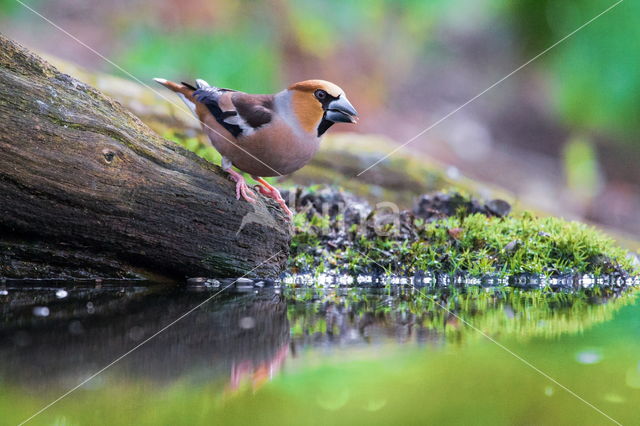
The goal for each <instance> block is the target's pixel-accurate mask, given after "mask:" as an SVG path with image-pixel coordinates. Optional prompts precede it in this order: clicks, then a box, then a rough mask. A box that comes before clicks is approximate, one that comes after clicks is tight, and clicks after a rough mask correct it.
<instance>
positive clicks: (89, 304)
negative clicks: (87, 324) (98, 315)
mask: <svg viewBox="0 0 640 426" xmlns="http://www.w3.org/2000/svg"><path fill="white" fill-rule="evenodd" d="M95 311H96V308H95V306H93V302H87V313H88V314H93V313H95Z"/></svg>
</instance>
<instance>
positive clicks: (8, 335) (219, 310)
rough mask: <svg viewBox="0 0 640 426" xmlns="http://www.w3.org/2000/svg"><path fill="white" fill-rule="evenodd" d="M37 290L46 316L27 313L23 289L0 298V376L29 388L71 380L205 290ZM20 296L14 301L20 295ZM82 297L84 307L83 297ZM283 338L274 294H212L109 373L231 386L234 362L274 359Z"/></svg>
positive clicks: (282, 314) (285, 331) (285, 329)
mask: <svg viewBox="0 0 640 426" xmlns="http://www.w3.org/2000/svg"><path fill="white" fill-rule="evenodd" d="M44 293H45V292H43V294H41V295H39V297H40V302H41V303H44V304H46V306H48V308H47V309H49V310H50V315H49V316H48V317H46V318H39V317H37V316H34V314H33V309H34V307H33V305H32V304H30V303H29V300H27V299H29V298H31V299H33V297H34V294H33V292H25V293H21V292H18V291H16V292H14V291H10V292H9V296H8V297H9V299H8V300H7V301H8V302H10V305H11V308H10V307H9V303H7V304H6V307H3V305H1V304H0V319H2V320H4V321H3V322H4V323H5V324H6V322H7V321H6V320H7V319H8V318H11V325H5V326H4V327H0V359H2V363H1V364H0V376H1V377H3V379H4V380H5V381H6V382H11V383H21V384H23V385H27V386H29V388H30V389H34V388H37V389H49V390H50V389H51V387H52V386H57V385H58V384H59V383H60V381H61V379H66V380H70V383H74V382H79V381H81V380H82V379H84V378H86V377H87V376H88V375H89V374H90V373H93V372H95V371H97V370H98V369H99V368H101V367H103V366H105V365H107V364H108V363H110V362H111V361H113V360H114V359H115V358H117V357H119V356H120V355H122V354H123V353H125V352H126V351H128V350H129V349H131V348H132V347H134V346H135V345H137V344H139V343H141V342H142V341H144V339H146V338H148V337H150V336H151V335H153V334H154V333H156V332H157V331H158V330H160V329H161V328H163V327H164V326H166V325H167V324H169V323H170V322H172V321H173V320H175V319H176V318H178V317H180V316H181V315H183V314H184V313H185V312H187V311H188V310H190V309H192V308H193V307H194V306H196V305H198V304H199V303H201V302H202V301H203V300H204V299H206V298H207V297H209V294H208V293H201V292H174V291H171V290H163V291H162V292H161V293H154V292H153V291H149V290H144V291H142V292H140V293H139V294H137V295H136V294H133V295H130V296H123V295H122V294H119V293H118V291H117V289H114V290H113V291H107V290H103V291H98V292H96V291H94V290H89V291H88V292H87V293H84V292H70V294H69V296H68V297H66V298H65V299H62V300H56V299H55V296H54V295H53V292H48V293H47V294H48V295H49V298H47V297H46V296H45V295H44ZM22 297H24V300H21V298H22ZM88 300H91V303H92V304H91V310H90V311H89V312H90V313H89V312H88V309H87V303H88ZM288 343H289V322H288V320H287V312H286V305H285V302H284V300H283V299H282V296H280V295H278V294H275V293H274V292H272V291H268V290H263V291H261V292H260V294H254V293H250V294H246V295H234V296H228V295H227V294H226V293H225V294H221V295H220V296H217V297H216V298H215V299H214V300H213V301H212V302H211V303H207V304H206V305H204V306H203V307H202V308H200V309H198V310H196V311H194V312H192V313H191V314H190V315H189V316H188V317H186V318H184V319H183V320H181V321H179V322H177V323H175V324H174V325H173V326H171V327H169V328H167V329H166V330H165V331H163V332H162V333H160V334H159V335H157V336H156V337H154V338H153V339H151V340H149V342H148V343H146V344H145V345H144V346H142V347H140V349H138V350H136V351H135V352H133V353H132V354H131V355H129V356H127V357H126V358H125V359H123V360H122V361H120V362H119V363H118V366H117V368H115V369H114V371H116V373H115V374H116V375H120V376H125V377H126V376H128V377H132V378H134V380H143V381H144V380H151V381H160V382H165V381H173V380H175V379H177V378H182V377H185V376H193V377H196V378H197V379H198V380H205V379H210V378H214V379H222V381H223V382H225V383H227V384H228V385H229V386H231V387H233V384H234V380H235V378H234V377H233V376H234V373H235V369H236V366H238V365H249V366H252V367H255V366H259V365H265V364H267V365H269V364H270V363H274V362H275V363H278V362H281V358H282V353H283V350H286V348H287V347H288V346H287V345H288Z"/></svg>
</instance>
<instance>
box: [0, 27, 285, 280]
mask: <svg viewBox="0 0 640 426" xmlns="http://www.w3.org/2000/svg"><path fill="white" fill-rule="evenodd" d="M243 218H244V221H243ZM290 237H291V230H290V225H289V223H288V222H287V221H286V220H285V218H284V215H283V214H282V212H281V211H280V209H279V208H278V207H277V205H275V204H274V203H272V202H271V201H270V200H269V201H267V200H262V199H261V200H259V201H258V202H257V203H256V204H255V205H251V204H248V203H247V202H245V201H238V200H236V198H235V190H234V184H233V183H232V182H231V181H229V180H228V179H227V177H226V174H225V173H224V172H223V171H222V170H221V169H220V168H219V167H217V166H215V165H213V164H211V163H208V162H207V161H205V160H203V159H201V158H199V157H197V156H196V155H195V154H192V153H190V152H188V151H186V150H184V149H183V148H181V147H179V146H177V145H176V144H175V143H173V142H171V141H167V140H164V139H162V138H161V137H159V136H158V135H156V134H155V133H154V132H153V131H152V130H150V129H149V128H148V127H147V126H146V125H144V124H143V123H142V122H141V121H140V120H139V119H138V118H136V117H135V116H134V115H132V114H131V113H129V112H128V111H126V110H125V109H124V108H122V106H121V105H120V104H118V103H117V102H115V101H113V100H111V99H109V98H107V97H106V96H104V95H103V94H101V93H100V92H98V91H97V90H95V89H93V88H92V87H89V86H87V85H85V84H83V83H81V82H80V81H77V80H75V79H73V78H71V77H69V76H68V75H66V74H62V73H60V72H59V71H58V70H57V69H55V68H54V67H53V66H51V65H49V64H48V63H47V62H45V61H44V60H42V59H41V58H39V57H38V56H36V55H35V54H33V53H31V52H29V51H28V50H26V49H24V48H23V47H21V46H19V45H18V44H16V43H14V42H13V41H11V40H9V39H7V38H5V37H3V36H2V35H0V278H1V277H10V278H26V277H29V278H70V277H75V278H78V277H82V278H85V277H102V278H122V277H143V278H149V277H153V276H156V275H160V276H166V277H173V278H176V277H184V276H240V275H243V274H245V273H250V274H251V275H255V276H273V275H276V274H278V273H279V272H280V271H281V269H282V267H283V265H284V263H285V261H286V259H287V256H288V251H289V250H288V247H289V241H290Z"/></svg>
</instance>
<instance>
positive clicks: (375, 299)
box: [287, 288, 637, 342]
mask: <svg viewBox="0 0 640 426" xmlns="http://www.w3.org/2000/svg"><path fill="white" fill-rule="evenodd" d="M287 296H288V298H289V299H290V303H289V305H288V309H289V322H290V323H291V330H292V331H291V332H292V337H293V338H296V337H303V336H306V335H313V334H314V333H324V332H326V327H327V324H326V313H327V309H328V307H331V312H332V315H334V316H335V315H336V313H338V315H341V316H343V317H344V321H347V322H349V323H352V325H353V326H354V327H358V326H362V325H363V324H364V323H365V322H366V324H367V326H370V325H373V326H374V327H381V328H383V329H384V328H389V329H390V330H393V329H394V328H395V327H397V326H399V325H401V324H408V323H411V324H415V325H417V326H419V327H421V328H423V329H425V330H429V331H432V332H434V333H437V334H440V335H441V336H442V338H444V339H447V340H450V341H452V342H460V341H462V340H465V339H468V338H471V337H473V338H476V337H482V334H481V333H479V332H478V330H480V331H482V333H485V334H488V335H495V334H498V333H499V334H500V335H503V336H512V337H516V338H522V339H526V338H531V337H538V336H539V337H546V338H549V337H559V336H562V335H565V334H573V333H578V332H583V331H585V330H587V329H589V328H590V327H592V326H594V325H595V324H599V323H603V322H606V321H609V320H611V319H612V318H613V315H614V314H615V313H616V312H617V311H618V310H619V309H620V308H622V307H624V306H627V305H630V304H632V303H633V302H634V301H635V299H636V296H637V293H626V294H622V295H619V294H615V293H614V292H612V291H609V290H601V289H596V290H590V291H579V292H573V293H564V292H551V291H544V290H519V289H514V288H504V289H492V290H490V291H487V290H485V289H481V288H468V289H464V290H457V289H448V290H443V291H439V292H436V293H432V292H431V293H427V292H426V291H424V290H413V291H411V290H406V291H404V292H402V291H399V292H394V296H395V297H393V298H392V299H390V298H388V297H387V295H386V294H381V293H371V292H367V291H363V290H358V289H351V290H333V291H330V290H327V291H324V290H320V291H315V290H308V289H307V290H304V291H299V290H293V291H288V292H287ZM363 321H364V322H363Z"/></svg>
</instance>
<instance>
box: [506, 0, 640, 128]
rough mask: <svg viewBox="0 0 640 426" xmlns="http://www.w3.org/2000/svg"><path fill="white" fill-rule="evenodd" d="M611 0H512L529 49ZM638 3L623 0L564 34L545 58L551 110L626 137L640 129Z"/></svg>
mask: <svg viewBox="0 0 640 426" xmlns="http://www.w3.org/2000/svg"><path fill="white" fill-rule="evenodd" d="M614 3H615V1H614V0H608V1H603V0H579V1H572V2H558V1H551V0H520V1H518V2H513V5H512V12H513V13H514V16H515V18H516V21H517V25H516V28H518V29H520V30H521V31H522V39H523V42H524V43H525V44H526V46H527V47H528V50H529V52H528V53H529V54H536V53H538V52H540V51H542V50H543V49H545V48H547V47H548V46H550V45H552V44H553V43H554V42H556V41H558V40H560V39H562V37H564V36H566V35H568V34H569V33H571V32H572V31H574V30H575V29H577V28H578V27H580V26H581V25H583V24H585V23H586V22H587V21H589V20H590V19H592V18H594V17H595V16H597V15H598V14H599V13H601V12H603V11H604V10H605V9H606V8H607V7H609V6H611V5H613V4H614ZM638 16H640V2H637V1H635V2H634V1H630V2H629V1H626V2H623V3H621V4H620V5H618V6H616V7H615V8H614V9H612V10H611V11H609V12H607V13H606V14H605V15H603V16H602V17H600V18H598V19H597V20H595V21H594V22H593V23H591V24H589V26H587V27H585V28H584V29H583V30H581V31H580V32H579V33H576V34H575V35H574V36H572V37H570V38H569V39H567V40H566V41H565V42H564V43H563V44H562V45H561V46H559V47H558V48H557V49H555V50H554V51H552V52H549V55H548V56H549V57H548V58H546V63H547V64H548V65H549V70H548V71H549V74H550V75H551V77H552V78H551V83H552V87H551V89H552V90H551V93H552V95H553V96H552V99H553V100H554V101H555V105H556V108H557V110H558V111H559V112H560V113H561V114H562V115H563V117H564V118H565V119H566V120H568V122H569V123H570V124H571V125H573V126H576V127H577V128H579V129H582V130H600V131H606V132H609V133H612V134H614V135H618V136H621V135H626V136H628V137H630V136H632V135H633V134H634V132H637V131H638V130H640V121H639V120H638V119H637V117H638V113H639V112H640V96H638V93H639V92H640V67H639V66H638V62H639V61H640V44H638V43H637V40H638V39H640V25H638Z"/></svg>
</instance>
